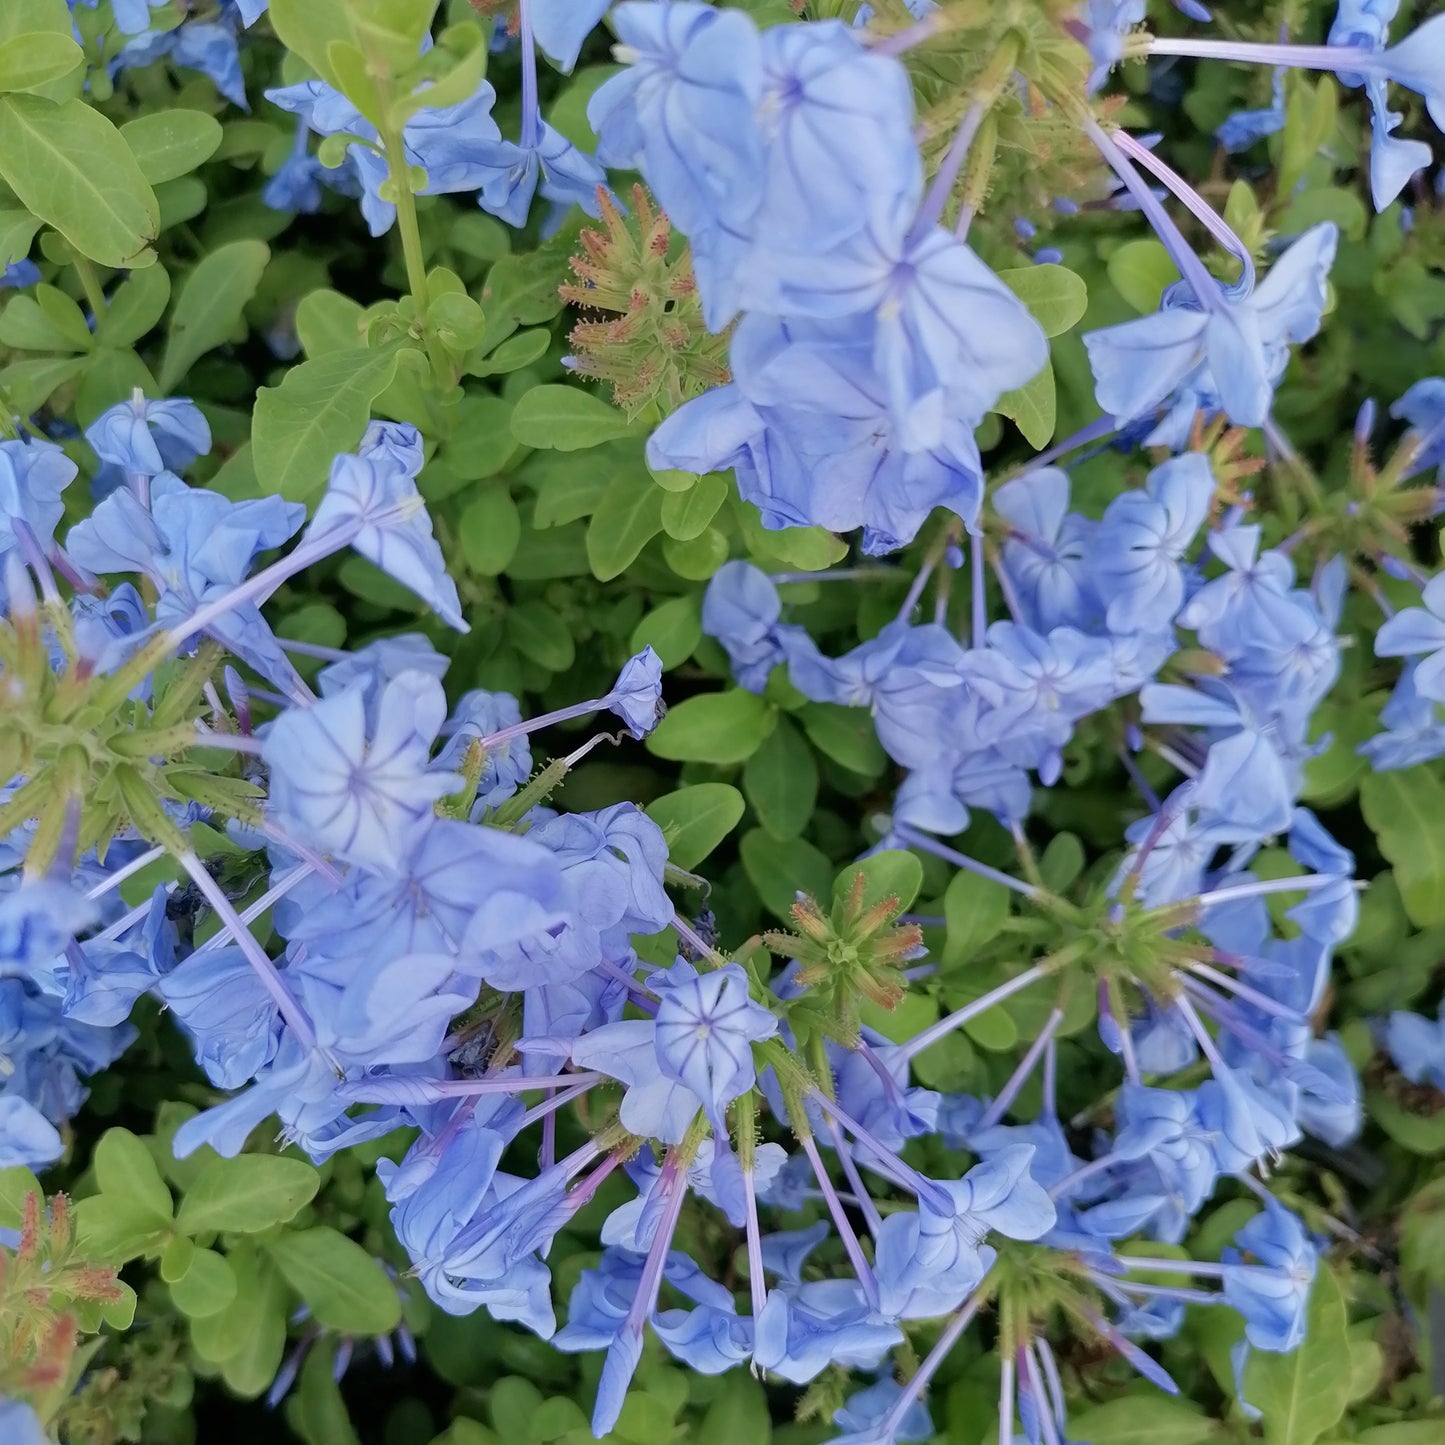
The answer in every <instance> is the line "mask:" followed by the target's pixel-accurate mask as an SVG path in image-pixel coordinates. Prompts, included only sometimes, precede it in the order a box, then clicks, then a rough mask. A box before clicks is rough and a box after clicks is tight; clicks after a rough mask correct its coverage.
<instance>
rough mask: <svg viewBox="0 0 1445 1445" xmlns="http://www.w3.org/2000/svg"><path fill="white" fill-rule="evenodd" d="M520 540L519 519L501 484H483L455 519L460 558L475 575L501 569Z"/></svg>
mask: <svg viewBox="0 0 1445 1445" xmlns="http://www.w3.org/2000/svg"><path fill="white" fill-rule="evenodd" d="M521 540H522V518H521V515H520V514H519V513H518V511H517V504H516V503H515V502H514V501H513V500H512V494H511V493H510V492H509V491H508V490H507V488H506V487H505V486H501V485H498V486H491V487H483V488H482V489H481V490H480V491H479V492H478V493H477V495H476V496H475V497H473V498H472V500H471V501H470V502H468V503H467V505H466V506H465V507H464V508H463V509H462V515H461V517H460V518H459V519H458V521H457V541H458V542H460V543H461V548H462V558H463V560H464V561H465V562H466V564H467V566H468V567H469V568H470V569H471V571H473V572H475V573H476V574H477V575H478V576H479V577H496V576H499V575H500V574H501V573H503V572H505V571H506V570H507V563H508V562H510V561H511V560H512V557H513V555H514V554H515V553H516V550H517V543H518V542H520V541H521Z"/></svg>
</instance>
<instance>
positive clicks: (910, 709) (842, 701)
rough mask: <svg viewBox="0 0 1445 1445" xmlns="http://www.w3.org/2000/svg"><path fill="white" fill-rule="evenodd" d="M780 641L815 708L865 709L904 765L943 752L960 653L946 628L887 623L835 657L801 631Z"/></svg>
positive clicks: (958, 685)
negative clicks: (826, 704)
mask: <svg viewBox="0 0 1445 1445" xmlns="http://www.w3.org/2000/svg"><path fill="white" fill-rule="evenodd" d="M739 565H746V564H739ZM781 640H782V644H783V650H784V652H785V653H786V655H787V658H788V676H789V678H790V680H791V681H792V684H793V686H794V687H796V688H797V689H798V691H799V692H801V693H802V694H803V695H804V696H805V697H808V698H810V699H812V700H813V701H814V702H831V703H836V704H839V705H841V706H844V707H868V708H871V709H872V711H873V720H874V724H875V725H876V727H877V730H878V740H879V742H881V743H882V744H883V746H884V747H885V748H886V749H887V751H888V753H889V755H890V756H891V757H893V758H894V759H896V760H897V761H898V762H900V763H902V764H903V765H904V766H905V767H915V768H917V767H924V766H926V765H927V764H929V763H932V762H934V761H936V760H937V758H938V757H939V756H940V754H941V753H942V752H943V751H944V750H945V748H946V747H947V745H948V741H947V740H948V734H949V731H950V729H949V723H950V720H951V718H952V716H953V714H954V713H955V712H956V711H957V710H958V705H959V703H960V700H961V698H962V694H963V685H964V672H965V666H964V664H965V654H964V651H963V649H962V648H961V647H960V646H959V645H958V643H957V641H955V639H954V638H953V636H952V635H951V634H950V633H949V632H948V631H947V629H946V628H943V627H940V626H923V627H912V626H910V625H909V624H908V623H906V622H901V621H900V622H891V623H889V624H888V625H887V626H886V627H885V628H884V629H883V630H882V631H881V632H880V633H879V634H878V635H877V636H876V637H874V638H872V639H870V640H869V641H867V642H865V643H862V644H861V645H859V646H858V647H855V648H854V649H853V650H852V651H851V652H849V653H847V654H845V655H844V656H843V657H840V658H836V659H835V658H829V657H824V656H823V655H822V653H820V652H819V651H818V650H817V648H816V646H814V645H813V643H812V640H811V639H810V638H809V637H808V636H807V634H806V633H802V632H800V631H799V632H797V633H792V632H785V633H784V635H783V636H782V639H781Z"/></svg>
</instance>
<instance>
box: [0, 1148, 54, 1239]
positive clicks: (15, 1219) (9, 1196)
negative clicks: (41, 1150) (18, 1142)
mask: <svg viewBox="0 0 1445 1445" xmlns="http://www.w3.org/2000/svg"><path fill="white" fill-rule="evenodd" d="M29 1194H38V1195H39V1196H40V1197H41V1199H44V1198H45V1191H44V1190H43V1189H42V1188H41V1187H40V1181H39V1180H38V1179H37V1178H36V1177H35V1176H34V1174H32V1173H31V1172H30V1170H28V1169H26V1168H24V1167H23V1166H22V1165H18V1164H17V1165H13V1166H11V1167H10V1168H9V1169H0V1229H14V1228H15V1227H16V1226H17V1225H18V1224H19V1223H20V1221H21V1220H22V1219H24V1218H25V1198H26V1196H27V1195H29Z"/></svg>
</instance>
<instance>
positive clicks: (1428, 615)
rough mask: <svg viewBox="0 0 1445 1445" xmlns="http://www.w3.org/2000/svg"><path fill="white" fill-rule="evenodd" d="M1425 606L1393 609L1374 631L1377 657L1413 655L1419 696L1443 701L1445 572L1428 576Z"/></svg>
mask: <svg viewBox="0 0 1445 1445" xmlns="http://www.w3.org/2000/svg"><path fill="white" fill-rule="evenodd" d="M1421 601H1422V602H1424V604H1425V606H1424V607H1423V608H1422V607H1407V608H1405V609H1404V610H1403V611H1402V612H1397V613H1396V614H1395V615H1394V616H1393V617H1391V618H1390V619H1389V620H1388V621H1387V622H1386V623H1385V624H1384V626H1382V627H1381V628H1380V630H1379V631H1378V632H1377V633H1376V634H1375V652H1376V654H1377V655H1378V656H1380V657H1414V656H1418V655H1419V654H1421V653H1426V654H1428V656H1426V657H1424V658H1423V659H1422V660H1421V661H1420V662H1418V663H1416V664H1415V670H1414V687H1415V692H1416V694H1417V695H1418V696H1420V697H1427V698H1431V699H1432V700H1434V701H1435V702H1445V572H1442V573H1440V574H1439V575H1438V576H1435V577H1432V578H1431V579H1430V581H1429V582H1428V583H1426V585H1425V591H1424V593H1423V595H1422V596H1421Z"/></svg>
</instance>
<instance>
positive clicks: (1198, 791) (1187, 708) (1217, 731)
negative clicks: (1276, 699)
mask: <svg viewBox="0 0 1445 1445" xmlns="http://www.w3.org/2000/svg"><path fill="white" fill-rule="evenodd" d="M1139 700H1140V702H1141V703H1142V704H1143V717H1144V721H1145V722H1147V723H1175V724H1183V725H1186V726H1189V725H1193V726H1198V727H1207V728H1209V729H1210V730H1211V731H1212V732H1213V734H1214V737H1213V740H1212V741H1211V742H1210V744H1209V755H1208V758H1207V759H1206V761H1205V764H1204V768H1203V770H1202V771H1201V772H1200V774H1199V776H1198V778H1197V779H1196V780H1195V788H1194V793H1193V795H1192V801H1193V803H1194V805H1195V806H1196V807H1197V808H1198V809H1199V811H1200V813H1201V814H1202V815H1203V816H1204V819H1205V821H1206V822H1207V823H1208V824H1211V825H1213V826H1216V827H1218V828H1235V829H1238V830H1239V833H1238V834H1237V835H1236V841H1240V842H1243V841H1245V840H1247V839H1258V838H1263V837H1267V836H1268V835H1269V834H1271V833H1282V832H1284V831H1285V830H1286V829H1287V828H1288V827H1289V822H1290V817H1291V815H1292V814H1293V811H1294V798H1295V794H1296V792H1297V791H1298V788H1299V784H1300V780H1299V778H1298V776H1297V773H1298V769H1297V767H1295V766H1294V765H1293V764H1294V760H1293V758H1292V757H1291V756H1290V752H1291V751H1292V746H1291V745H1292V743H1293V741H1294V740H1293V739H1292V738H1291V737H1290V736H1289V735H1288V732H1287V729H1286V724H1287V723H1288V722H1289V719H1287V718H1284V717H1279V716H1268V715H1261V714H1260V713H1259V712H1257V711H1256V710H1255V708H1254V707H1253V706H1252V705H1251V704H1250V702H1249V701H1248V699H1246V698H1244V697H1243V696H1241V695H1240V694H1239V693H1238V692H1237V691H1235V690H1234V689H1232V688H1230V687H1228V686H1227V685H1223V684H1217V683H1216V684H1208V685H1206V684H1201V687H1200V689H1198V690H1196V689H1192V688H1187V687H1179V686H1177V685H1175V684H1172V683H1151V684H1150V685H1149V686H1147V687H1145V688H1143V689H1141V691H1140V693H1139ZM1222 836H1223V835H1222V834H1221V837H1222Z"/></svg>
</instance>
